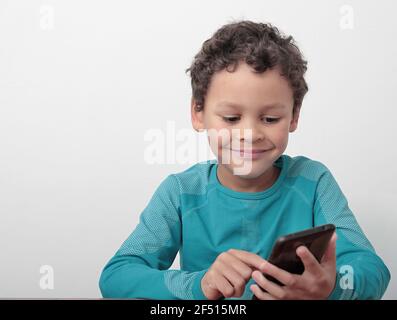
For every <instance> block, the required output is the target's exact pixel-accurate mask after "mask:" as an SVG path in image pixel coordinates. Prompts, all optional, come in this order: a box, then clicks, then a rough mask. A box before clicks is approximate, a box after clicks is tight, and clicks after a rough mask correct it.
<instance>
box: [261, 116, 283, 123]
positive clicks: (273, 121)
mask: <svg viewBox="0 0 397 320" xmlns="http://www.w3.org/2000/svg"><path fill="white" fill-rule="evenodd" d="M278 120H280V118H270V117H264V118H262V121H263V122H265V123H276V122H277V121H278Z"/></svg>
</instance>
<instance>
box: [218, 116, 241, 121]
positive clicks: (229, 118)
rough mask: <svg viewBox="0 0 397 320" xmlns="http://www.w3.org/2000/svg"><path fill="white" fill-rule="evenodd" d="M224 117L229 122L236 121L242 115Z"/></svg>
mask: <svg viewBox="0 0 397 320" xmlns="http://www.w3.org/2000/svg"><path fill="white" fill-rule="evenodd" d="M222 119H223V120H224V121H225V122H228V123H235V122H237V121H239V120H240V117H239V116H225V117H222Z"/></svg>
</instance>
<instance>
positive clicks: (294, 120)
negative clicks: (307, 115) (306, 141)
mask: <svg viewBox="0 0 397 320" xmlns="http://www.w3.org/2000/svg"><path fill="white" fill-rule="evenodd" d="M300 110H301V108H300V107H298V108H296V109H295V111H294V113H293V116H292V120H291V123H290V126H289V132H294V131H295V130H296V129H297V128H298V120H299V114H300Z"/></svg>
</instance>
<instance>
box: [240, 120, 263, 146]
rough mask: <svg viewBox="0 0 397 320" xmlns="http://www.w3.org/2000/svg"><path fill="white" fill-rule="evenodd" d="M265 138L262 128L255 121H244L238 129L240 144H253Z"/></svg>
mask: <svg viewBox="0 0 397 320" xmlns="http://www.w3.org/2000/svg"><path fill="white" fill-rule="evenodd" d="M264 138H265V134H264V128H263V126H262V125H261V124H260V123H259V124H258V123H257V122H256V121H248V120H247V121H245V122H244V124H243V125H242V127H241V128H240V142H246V143H255V142H257V141H262V140H263V139H264Z"/></svg>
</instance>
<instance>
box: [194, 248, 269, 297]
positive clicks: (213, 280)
mask: <svg viewBox="0 0 397 320" xmlns="http://www.w3.org/2000/svg"><path fill="white" fill-rule="evenodd" d="M265 262H266V260H264V259H263V258H262V257H260V256H258V255H256V254H254V253H251V252H247V251H243V250H237V249H230V250H228V251H227V252H222V253H221V254H220V255H218V257H217V258H216V259H215V261H214V263H213V264H212V265H211V267H210V268H209V269H208V271H207V272H206V274H205V275H204V277H203V278H202V279H201V288H202V290H203V293H204V295H205V296H206V297H207V299H210V300H215V299H219V298H220V297H222V296H224V297H227V298H228V297H241V296H242V295H243V293H244V290H245V285H246V283H247V282H248V280H250V279H251V275H252V272H253V270H255V269H260V268H261V266H262V265H263V263H265Z"/></svg>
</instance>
